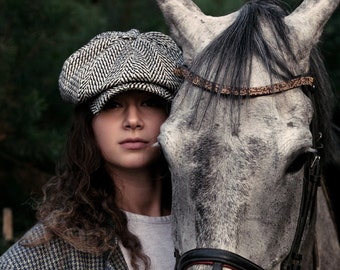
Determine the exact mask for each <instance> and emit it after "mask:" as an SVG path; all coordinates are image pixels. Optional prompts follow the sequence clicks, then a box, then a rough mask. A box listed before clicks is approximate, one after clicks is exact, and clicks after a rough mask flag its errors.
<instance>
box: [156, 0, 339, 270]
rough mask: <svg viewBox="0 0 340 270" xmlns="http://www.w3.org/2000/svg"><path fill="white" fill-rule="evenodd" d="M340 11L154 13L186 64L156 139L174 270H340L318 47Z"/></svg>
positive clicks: (184, 5)
mask: <svg viewBox="0 0 340 270" xmlns="http://www.w3.org/2000/svg"><path fill="white" fill-rule="evenodd" d="M339 1H340V0H304V1H303V3H302V4H301V5H300V6H299V7H298V8H296V9H295V10H294V11H293V12H291V13H288V12H286V11H285V10H283V9H282V8H281V7H280V6H279V5H278V1H274V0H273V1H270V0H267V1H265V0H254V1H249V2H248V3H247V4H245V5H244V6H243V7H242V8H241V9H240V10H238V11H237V12H234V13H232V14H229V15H226V16H223V17H211V16H206V15H205V14H203V13H202V12H201V10H200V9H199V8H198V7H197V6H196V5H195V4H194V3H193V2H192V1H190V0H158V1H157V2H158V5H159V6H160V8H161V10H162V12H163V14H164V17H165V19H166V21H167V23H168V25H169V27H170V31H171V34H172V36H173V37H174V38H175V40H176V41H177V42H178V44H179V45H180V46H182V48H183V52H184V56H185V58H186V62H187V66H184V67H179V68H178V69H177V70H176V72H178V74H179V76H183V77H184V78H185V81H184V83H183V85H182V87H181V88H180V89H179V91H178V94H177V96H176V98H175V100H174V102H173V107H172V111H171V114H170V117H169V118H168V120H167V121H166V122H165V124H164V125H163V126H162V129H161V135H160V137H159V141H160V144H161V146H162V149H163V151H164V153H165V155H166V158H167V160H168V162H169V166H170V170H171V173H172V178H173V217H174V218H173V236H174V242H175V248H176V253H177V256H178V265H177V269H187V268H190V269H211V268H212V267H213V269H222V268H223V269H224V268H226V269H228V268H229V269H248V270H249V269H300V268H301V269H319V267H321V269H340V248H339V241H338V238H337V235H336V230H335V226H334V224H333V223H332V218H331V215H330V211H329V209H328V204H327V199H326V198H327V197H326V196H325V194H326V193H325V192H323V191H324V190H323V189H320V188H318V186H319V185H321V186H322V177H321V175H320V170H322V164H323V162H324V161H325V160H326V159H327V158H331V157H332V150H333V148H334V146H332V140H331V134H330V130H331V128H330V113H329V110H328V109H329V107H330V104H331V99H332V95H331V91H330V87H329V83H328V81H327V73H326V71H325V68H324V65H323V63H322V61H321V60H320V56H319V54H318V52H317V49H316V47H315V46H316V43H317V42H318V39H319V38H320V36H321V33H322V30H323V27H324V25H325V24H326V22H327V20H328V19H329V17H330V16H331V14H332V13H333V12H334V10H335V9H336V7H337V6H338V4H339ZM320 179H321V180H320ZM318 189H320V190H319V191H318V192H317V190H318Z"/></svg>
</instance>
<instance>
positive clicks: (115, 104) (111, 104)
mask: <svg viewBox="0 0 340 270" xmlns="http://www.w3.org/2000/svg"><path fill="white" fill-rule="evenodd" d="M121 106H122V105H121V104H120V103H119V102H117V101H115V100H110V101H109V102H107V103H106V104H105V106H104V108H103V110H110V109H116V108H120V107H121Z"/></svg>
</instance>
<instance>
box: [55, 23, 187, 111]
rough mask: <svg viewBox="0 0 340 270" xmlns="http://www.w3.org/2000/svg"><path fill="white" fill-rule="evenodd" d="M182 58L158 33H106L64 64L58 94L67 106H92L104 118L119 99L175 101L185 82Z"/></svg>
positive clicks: (163, 36) (167, 38) (168, 39)
mask: <svg viewBox="0 0 340 270" xmlns="http://www.w3.org/2000/svg"><path fill="white" fill-rule="evenodd" d="M183 64H184V60H183V57H182V52H181V50H180V49H179V48H178V46H177V45H176V43H175V42H174V41H173V40H172V39H171V38H170V37H169V36H167V35H164V34H162V33H159V32H146V33H140V32H139V31H138V30H136V29H132V30H130V31H128V32H104V33H101V34H99V35H97V36H95V37H94V38H93V39H91V40H90V42H89V43H88V44H86V45H84V46H83V47H81V48H80V49H79V50H77V51H76V52H74V53H73V54H72V55H71V56H70V57H69V58H68V59H67V60H66V61H65V63H64V65H63V68H62V71H61V74H60V76H59V90H60V94H61V97H62V98H63V99H64V100H65V101H69V102H71V103H74V104H80V103H84V102H89V105H90V109H91V111H92V113H93V114H96V113H98V112H100V110H101V109H102V108H103V107H104V105H105V104H106V102H107V101H108V100H109V99H110V98H111V97H112V96H114V95H116V94H118V93H121V92H124V91H127V90H142V91H147V92H151V93H154V94H157V95H159V96H161V97H163V98H164V99H166V100H171V99H172V98H173V97H174V95H175V92H176V90H177V89H178V87H179V86H180V84H181V83H182V79H181V78H180V77H179V76H176V75H175V73H174V70H175V68H176V66H177V65H183Z"/></svg>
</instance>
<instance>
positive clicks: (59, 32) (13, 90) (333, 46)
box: [0, 0, 340, 254]
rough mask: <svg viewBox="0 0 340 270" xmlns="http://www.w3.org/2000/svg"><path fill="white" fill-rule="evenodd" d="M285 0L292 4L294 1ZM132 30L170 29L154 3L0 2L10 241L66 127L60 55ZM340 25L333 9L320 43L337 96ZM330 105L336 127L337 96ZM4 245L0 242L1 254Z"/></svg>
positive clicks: (3, 164) (2, 137)
mask: <svg viewBox="0 0 340 270" xmlns="http://www.w3.org/2000/svg"><path fill="white" fill-rule="evenodd" d="M194 2H196V3H197V4H198V5H199V6H200V8H201V9H202V10H203V11H204V12H205V13H208V14H210V15H224V14H227V13H229V12H232V11H235V10H236V9H238V8H239V7H241V5H242V4H243V3H244V2H246V1H245V0H233V1H227V0H196V1H194ZM286 3H289V5H290V7H291V8H292V9H293V8H294V7H296V6H297V5H298V4H299V1H298V0H295V1H293V0H289V1H286ZM131 28H137V29H139V30H141V31H151V30H155V31H161V32H165V33H167V32H168V29H167V27H166V25H165V23H164V21H163V18H162V15H161V13H160V11H159V9H158V7H157V5H156V3H155V1H153V0H144V1H140V0H92V1H90V0H49V1H46V0H35V1H29V0H0V210H2V209H3V208H4V207H11V208H12V210H13V214H14V232H15V237H16V238H18V237H20V236H21V235H22V233H23V232H25V231H26V230H27V229H28V228H29V227H31V226H32V225H33V224H34V223H35V214H34V210H32V205H31V202H32V198H35V197H38V196H39V195H40V189H41V186H42V185H43V184H44V183H45V182H46V181H47V180H48V178H49V177H50V175H51V174H53V173H54V167H55V164H56V162H57V161H58V158H59V157H60V155H61V153H62V149H63V144H64V141H65V135H66V132H67V130H68V128H69V119H70V114H71V111H72V109H73V108H72V105H70V104H65V103H64V102H63V101H61V99H60V97H59V92H58V76H59V72H60V70H61V67H62V64H63V62H64V60H65V59H66V58H67V57H68V56H69V55H70V54H71V53H72V52H73V51H75V50H76V49H78V48H79V47H80V46H82V45H84V44H85V43H87V42H88V41H89V39H91V38H92V37H93V36H95V35H96V34H98V33H100V32H103V31H109V30H119V31H126V30H129V29H131ZM338 29H340V14H339V12H338V11H337V12H336V13H335V14H334V15H333V17H332V18H331V20H330V21H329V23H328V24H327V27H326V29H325V31H324V35H323V37H322V40H321V41H320V46H321V50H322V52H323V55H324V57H325V61H326V65H327V67H328V70H329V73H330V76H331V79H332V84H333V86H334V89H335V90H336V92H337V95H338V96H339V93H340V91H339V90H340V54H339V53H338V49H339V46H340V35H339V34H338V33H337V30H338ZM335 102H336V104H337V108H338V110H337V112H336V114H335V115H334V122H336V123H337V125H339V126H340V117H339V116H340V111H339V98H337V100H336V101H335ZM338 175H339V174H338ZM338 175H337V176H336V178H339V176H338ZM334 180H339V179H334ZM333 190H334V189H333ZM335 191H338V190H335ZM0 220H1V221H2V217H1V219H0ZM0 239H2V238H1V237H0ZM8 244H10V243H5V242H4V241H3V240H0V254H1V252H2V251H3V250H5V249H6V248H7V246H8Z"/></svg>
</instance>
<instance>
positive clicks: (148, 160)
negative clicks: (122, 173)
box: [92, 91, 168, 172]
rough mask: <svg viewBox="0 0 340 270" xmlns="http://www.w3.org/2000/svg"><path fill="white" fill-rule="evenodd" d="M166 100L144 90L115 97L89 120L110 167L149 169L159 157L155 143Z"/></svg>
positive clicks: (162, 120) (117, 168)
mask: <svg viewBox="0 0 340 270" xmlns="http://www.w3.org/2000/svg"><path fill="white" fill-rule="evenodd" d="M167 116H168V114H167V112H166V101H165V100H164V99H162V98H161V97H159V96H157V95H155V94H151V93H147V92H144V91H127V92H125V93H122V94H119V95H116V96H114V97H113V98H112V99H111V100H110V101H109V102H108V103H107V104H106V105H105V107H104V109H103V110H102V111H101V112H100V113H98V114H96V115H95V116H94V118H93V120H92V128H93V131H94V135H95V139H96V142H97V145H98V147H99V149H100V151H101V153H102V156H103V159H104V160H105V162H106V165H107V166H108V168H109V170H112V171H113V172H114V171H115V170H149V169H150V166H151V165H153V164H154V163H155V162H157V161H158V160H160V157H161V152H160V149H159V147H155V146H153V145H154V144H155V143H156V142H157V136H158V135H159V129H160V126H161V125H162V123H163V122H164V121H165V120H166V118H167Z"/></svg>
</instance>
